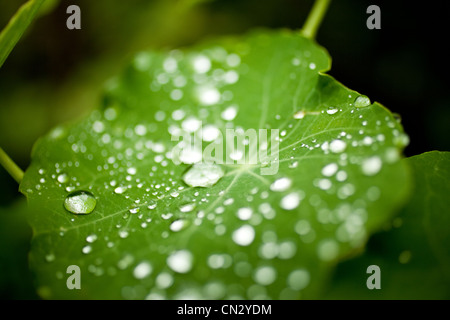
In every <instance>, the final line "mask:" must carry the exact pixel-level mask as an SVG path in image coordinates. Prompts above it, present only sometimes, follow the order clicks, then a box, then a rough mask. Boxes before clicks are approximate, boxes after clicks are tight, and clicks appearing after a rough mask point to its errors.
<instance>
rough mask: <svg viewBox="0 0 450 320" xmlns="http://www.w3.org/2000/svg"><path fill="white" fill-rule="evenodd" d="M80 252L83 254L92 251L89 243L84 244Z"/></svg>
mask: <svg viewBox="0 0 450 320" xmlns="http://www.w3.org/2000/svg"><path fill="white" fill-rule="evenodd" d="M81 252H83V253H84V254H88V253H91V252H92V247H91V246H90V245H87V246H84V247H83V249H81Z"/></svg>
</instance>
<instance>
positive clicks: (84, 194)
mask: <svg viewBox="0 0 450 320" xmlns="http://www.w3.org/2000/svg"><path fill="white" fill-rule="evenodd" d="M96 205H97V200H95V197H94V195H93V194H92V193H90V192H88V191H75V192H72V193H70V194H69V195H67V197H66V199H65V200H64V208H66V210H67V211H69V212H70V213H73V214H89V213H91V212H92V211H94V209H95V206H96Z"/></svg>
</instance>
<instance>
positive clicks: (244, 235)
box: [232, 224, 255, 246]
mask: <svg viewBox="0 0 450 320" xmlns="http://www.w3.org/2000/svg"><path fill="white" fill-rule="evenodd" d="M232 239H233V241H234V242H235V243H236V244H238V245H240V246H248V245H250V244H251V243H252V242H253V240H254V239H255V229H253V227H252V226H251V225H248V224H246V225H243V226H242V227H240V228H239V229H236V230H235V231H234V232H233V235H232Z"/></svg>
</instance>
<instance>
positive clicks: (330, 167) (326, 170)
mask: <svg viewBox="0 0 450 320" xmlns="http://www.w3.org/2000/svg"><path fill="white" fill-rule="evenodd" d="M337 170H338V165H337V164H336V163H334V162H333V163H330V164H327V165H326V166H325V167H323V168H322V175H324V176H325V177H331V176H332V175H334V174H335V173H336V172H337Z"/></svg>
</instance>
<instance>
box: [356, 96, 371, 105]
mask: <svg viewBox="0 0 450 320" xmlns="http://www.w3.org/2000/svg"><path fill="white" fill-rule="evenodd" d="M368 106H370V99H369V97H367V96H364V95H363V96H359V97H358V98H356V100H355V107H357V108H364V107H368Z"/></svg>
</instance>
